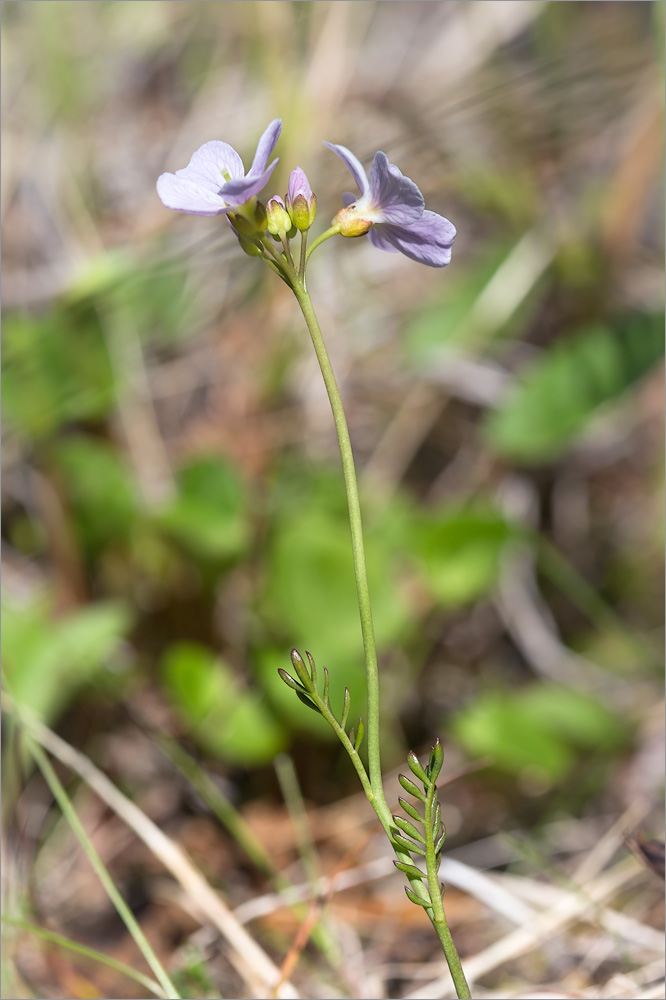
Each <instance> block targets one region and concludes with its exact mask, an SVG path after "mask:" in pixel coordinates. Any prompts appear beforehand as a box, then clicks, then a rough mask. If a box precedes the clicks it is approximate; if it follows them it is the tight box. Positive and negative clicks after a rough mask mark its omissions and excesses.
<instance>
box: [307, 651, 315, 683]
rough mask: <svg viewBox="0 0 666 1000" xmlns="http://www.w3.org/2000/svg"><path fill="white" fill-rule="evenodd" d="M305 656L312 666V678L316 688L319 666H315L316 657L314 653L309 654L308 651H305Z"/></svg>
mask: <svg viewBox="0 0 666 1000" xmlns="http://www.w3.org/2000/svg"><path fill="white" fill-rule="evenodd" d="M305 655H306V656H307V658H308V663H309V664H310V676H311V677H312V683H313V685H314V686H315V687H316V686H317V665H316V664H315V661H314V656H313V655H312V653H308V651H307V649H306V650H305Z"/></svg>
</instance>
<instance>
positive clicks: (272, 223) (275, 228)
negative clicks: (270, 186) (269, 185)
mask: <svg viewBox="0 0 666 1000" xmlns="http://www.w3.org/2000/svg"><path fill="white" fill-rule="evenodd" d="M266 218H267V219H268V226H267V228H268V232H269V233H270V234H271V236H279V234H280V233H283V234H285V235H286V234H287V233H288V232H289V230H290V229H291V219H290V218H289V213H288V212H287V209H286V208H285V205H284V202H283V201H282V198H280V197H279V195H274V196H273V197H272V198H269V199H268V202H267V204H266Z"/></svg>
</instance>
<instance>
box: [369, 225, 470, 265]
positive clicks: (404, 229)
mask: <svg viewBox="0 0 666 1000" xmlns="http://www.w3.org/2000/svg"><path fill="white" fill-rule="evenodd" d="M455 235H456V229H455V226H454V225H452V223H450V222H449V220H448V219H445V218H444V217H443V216H442V215H437V214H436V213H435V212H424V213H423V215H422V216H421V218H420V219H419V220H418V222H415V223H414V224H413V225H411V226H395V225H391V224H388V223H384V224H380V225H378V226H373V227H372V229H371V230H370V232H369V233H368V237H369V239H370V242H371V243H372V244H373V245H374V246H376V247H379V249H380V250H389V248H390V251H389V252H391V251H395V250H399V251H400V253H403V254H404V255H405V256H406V257H411V259H412V260H417V261H419V263H421V264H428V265H429V266H430V267H445V265H446V264H448V263H449V261H450V260H451V245H452V243H453V240H454V237H455Z"/></svg>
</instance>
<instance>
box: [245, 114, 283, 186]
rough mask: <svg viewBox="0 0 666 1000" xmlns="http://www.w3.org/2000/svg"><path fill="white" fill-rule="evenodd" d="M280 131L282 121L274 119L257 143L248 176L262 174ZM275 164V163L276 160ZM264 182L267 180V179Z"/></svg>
mask: <svg viewBox="0 0 666 1000" xmlns="http://www.w3.org/2000/svg"><path fill="white" fill-rule="evenodd" d="M281 131H282V119H281V118H274V119H273V121H272V122H271V123H270V125H269V126H268V128H267V129H266V130H265V131H264V133H263V135H262V136H261V138H260V139H259V142H258V143H257V152H256V153H255V154H254V159H253V161H252V166H251V167H250V169H249V170H248V176H249V175H250V174H252V176H253V177H254V176H255V175H257V174H263V173H264V171H265V170H266V164H267V163H268V157H269V156H270V155H271V153H272V152H273V150H274V149H275V143H276V142H277V141H278V138H279V136H280V132H281ZM275 163H277V160H276V161H275ZM269 176H270V175H269ZM266 180H268V177H267V178H266ZM262 187H263V185H262Z"/></svg>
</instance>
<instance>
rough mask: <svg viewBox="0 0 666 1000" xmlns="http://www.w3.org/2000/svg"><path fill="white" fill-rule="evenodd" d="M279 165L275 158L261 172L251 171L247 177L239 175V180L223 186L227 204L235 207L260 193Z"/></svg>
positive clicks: (223, 195) (223, 194)
mask: <svg viewBox="0 0 666 1000" xmlns="http://www.w3.org/2000/svg"><path fill="white" fill-rule="evenodd" d="M277 165H278V161H277V160H273V162H272V163H271V164H270V166H269V167H267V168H266V170H264V172H263V173H261V174H253V173H252V172H251V171H250V173H249V174H248V175H247V177H239V178H238V180H233V181H229V182H228V183H227V184H225V185H224V187H223V188H222V192H221V194H222V197H223V198H224V200H225V201H226V203H227V205H231V206H232V207H233V208H235V207H236V206H237V205H244V204H245V202H246V201H249V200H250V198H253V197H254V196H255V195H256V194H259V192H260V191H261V189H262V188H263V187H265V186H266V184H267V183H268V178H269V177H270V176H271V174H272V173H273V171H274V170H275V168H276V167H277Z"/></svg>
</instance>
